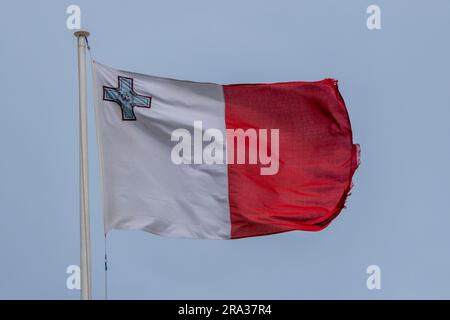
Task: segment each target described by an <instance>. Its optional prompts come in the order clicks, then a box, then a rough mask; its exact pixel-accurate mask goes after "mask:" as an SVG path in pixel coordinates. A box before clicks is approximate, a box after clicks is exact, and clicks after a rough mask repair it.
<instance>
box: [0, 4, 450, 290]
mask: <svg viewBox="0 0 450 320" xmlns="http://www.w3.org/2000/svg"><path fill="white" fill-rule="evenodd" d="M72 4H75V5H78V6H79V7H80V8H81V19H82V28H84V29H87V30H89V31H90V32H91V36H90V37H89V43H90V45H91V53H92V56H93V58H94V59H96V60H98V61H99V62H101V63H104V64H107V65H110V66H113V67H115V68H118V69H123V70H129V71H134V72H139V73H144V74H152V75H157V76H163V77H170V78H178V79H189V80H193V81H205V82H217V83H224V84H227V83H245V82H250V83H255V82H276V81H291V80H300V81H301V80H304V81H308V80H320V79H323V78H336V79H338V80H339V86H340V91H341V93H342V95H343V97H344V99H345V101H346V104H347V108H348V112H349V115H350V118H351V121H352V127H353V134H354V141H355V142H356V143H359V144H360V145H361V149H362V152H361V166H360V168H359V170H358V171H357V172H356V174H355V176H354V184H355V186H354V188H353V191H352V195H351V197H350V198H349V199H348V201H347V208H346V209H345V210H344V211H343V212H342V213H341V215H340V216H339V217H338V218H337V219H336V220H334V222H333V223H332V224H331V225H330V226H329V227H328V228H327V229H325V230H323V231H321V232H300V231H299V232H290V233H284V234H277V235H271V236H266V237H256V238H248V239H241V240H232V241H220V240H190V239H173V238H163V237H159V236H156V235H152V234H149V233H144V232H141V231H112V232H111V233H109V234H108V237H107V240H106V244H107V252H108V260H109V264H108V265H109V269H108V275H107V279H108V296H109V298H112V299H419V298H421V299H432V298H433V299H442V298H446V299H449V298H450V271H449V270H450V250H449V246H450V233H449V232H448V230H449V227H450V209H449V205H448V199H449V194H450V193H449V192H450V169H449V164H450V144H449V138H450V125H449V123H450V104H449V101H450V77H449V74H450V62H449V59H448V57H449V56H450V43H449V42H448V34H449V31H450V2H448V1H445V0H436V1H433V3H432V4H431V3H429V2H427V1H406V0H398V1H381V0H371V1H366V0H363V1H361V0H349V1H331V0H328V1H325V0H320V1H317V0H302V1H299V0H296V1H288V0H285V1H264V0H248V1H237V0H228V1H211V0H192V1H182V0H172V1H170V0H169V1H167V0H166V1H163V0H155V1H137V0H135V1H131V0H130V1H126V2H124V1H106V0H99V1H50V0H43V1H23V0H15V1H2V4H1V10H0V29H1V30H2V40H1V44H0V48H1V50H0V66H1V72H0V93H1V96H2V101H1V108H2V110H3V111H2V115H3V116H2V120H1V122H2V123H1V125H0V150H1V151H0V152H1V153H0V154H1V156H0V168H1V183H0V215H1V219H2V222H1V224H0V252H1V259H0V299H78V298H79V295H80V292H79V291H78V290H69V289H68V288H67V287H66V279H67V277H68V274H67V273H66V269H67V267H68V266H70V265H76V264H79V175H78V161H79V158H78V157H79V155H78V91H77V90H78V87H77V86H78V82H77V81H78V80H77V59H76V53H77V52H76V39H75V37H74V36H73V30H68V29H67V27H66V19H67V17H68V15H67V14H66V8H67V7H68V6H69V5H72ZM371 4H376V5H378V6H379V7H380V8H381V29H379V30H369V29H368V28H367V26H366V19H367V17H368V14H367V13H366V9H367V7H368V6H369V5H371ZM88 75H89V79H88V81H89V84H88V91H89V100H88V101H89V105H88V109H89V112H88V118H89V174H90V209H91V210H90V214H91V240H92V280H93V296H94V298H95V299H103V298H104V296H105V272H104V265H103V259H104V254H105V239H104V235H103V222H102V221H103V220H102V212H101V196H100V184H99V170H98V154H97V143H96V135H95V126H94V113H93V105H92V85H91V77H90V67H89V71H88ZM370 265H377V266H379V268H380V270H381V289H379V290H369V289H368V288H367V286H366V280H367V278H368V276H369V275H368V274H367V273H366V270H367V267H368V266H370Z"/></svg>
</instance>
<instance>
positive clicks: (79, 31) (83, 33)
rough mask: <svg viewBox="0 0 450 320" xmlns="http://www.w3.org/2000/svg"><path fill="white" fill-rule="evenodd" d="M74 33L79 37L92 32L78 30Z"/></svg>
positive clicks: (87, 35)
mask: <svg viewBox="0 0 450 320" xmlns="http://www.w3.org/2000/svg"><path fill="white" fill-rule="evenodd" d="M73 35H74V36H75V37H77V38H79V37H89V35H90V33H89V31H86V30H78V31H75V32H74V33H73Z"/></svg>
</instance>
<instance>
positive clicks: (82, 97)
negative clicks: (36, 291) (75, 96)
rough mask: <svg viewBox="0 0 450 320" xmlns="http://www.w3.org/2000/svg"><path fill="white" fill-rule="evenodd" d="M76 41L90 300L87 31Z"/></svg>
mask: <svg viewBox="0 0 450 320" xmlns="http://www.w3.org/2000/svg"><path fill="white" fill-rule="evenodd" d="M74 35H75V37H77V42H78V88H79V103H80V217H81V219H80V231H81V232H80V272H81V300H91V299H92V294H91V241H90V227H89V198H88V196H89V189H88V184H89V180H88V149H87V146H88V142H87V107H86V105H87V97H86V39H87V37H88V36H89V32H87V31H81V30H80V31H76V32H75V33H74Z"/></svg>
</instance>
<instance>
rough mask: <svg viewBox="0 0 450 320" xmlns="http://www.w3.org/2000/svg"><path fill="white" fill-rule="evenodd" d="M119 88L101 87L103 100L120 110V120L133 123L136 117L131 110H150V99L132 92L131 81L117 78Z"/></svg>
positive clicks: (130, 79)
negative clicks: (112, 103)
mask: <svg viewBox="0 0 450 320" xmlns="http://www.w3.org/2000/svg"><path fill="white" fill-rule="evenodd" d="M118 82H119V87H118V88H112V87H106V86H103V100H106V101H112V102H115V103H117V104H118V105H119V106H120V109H121V110H122V120H124V121H126V120H128V121H130V120H131V121H134V120H136V115H135V114H134V111H133V108H134V107H140V108H150V106H151V102H152V97H148V96H143V95H140V94H137V93H136V92H134V89H133V79H132V78H126V77H121V76H119V77H118Z"/></svg>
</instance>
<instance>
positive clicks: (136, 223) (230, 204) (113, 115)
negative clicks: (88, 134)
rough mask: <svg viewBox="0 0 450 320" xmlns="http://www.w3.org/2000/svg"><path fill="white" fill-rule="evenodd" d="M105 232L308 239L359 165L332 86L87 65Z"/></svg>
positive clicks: (339, 203)
mask: <svg viewBox="0 0 450 320" xmlns="http://www.w3.org/2000/svg"><path fill="white" fill-rule="evenodd" d="M93 72H94V95H95V97H94V99H95V114H96V124H97V136H98V141H99V156H100V169H101V180H102V194H103V213H104V224H105V232H106V233H107V232H108V231H110V230H112V229H137V230H144V231H147V232H151V233H154V234H158V235H162V236H173V237H188V238H206V239H236V238H243V237H250V236H259V235H267V234H273V233H279V232H286V231H292V230H306V231H318V230H321V229H323V228H325V227H326V226H328V225H329V223H330V222H331V221H332V220H333V219H334V218H335V217H336V216H337V215H338V214H339V213H340V212H341V210H342V209H343V208H344V205H345V201H346V198H347V196H348V194H349V192H350V189H351V187H352V176H353V174H354V172H355V170H356V168H357V166H358V164H359V146H358V145H356V144H353V138H352V130H351V124H350V119H349V116H348V113H347V109H346V106H345V103H344V100H343V99H342V96H341V95H340V93H339V90H338V86H337V81H336V80H333V79H325V80H321V81H315V82H283V83H271V84H233V85H219V84H214V83H200V82H191V81H180V80H173V79H168V78H161V77H155V76H148V75H143V74H137V73H131V72H126V71H119V70H116V69H113V68H111V67H108V66H105V65H102V64H100V63H97V62H94V64H93Z"/></svg>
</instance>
